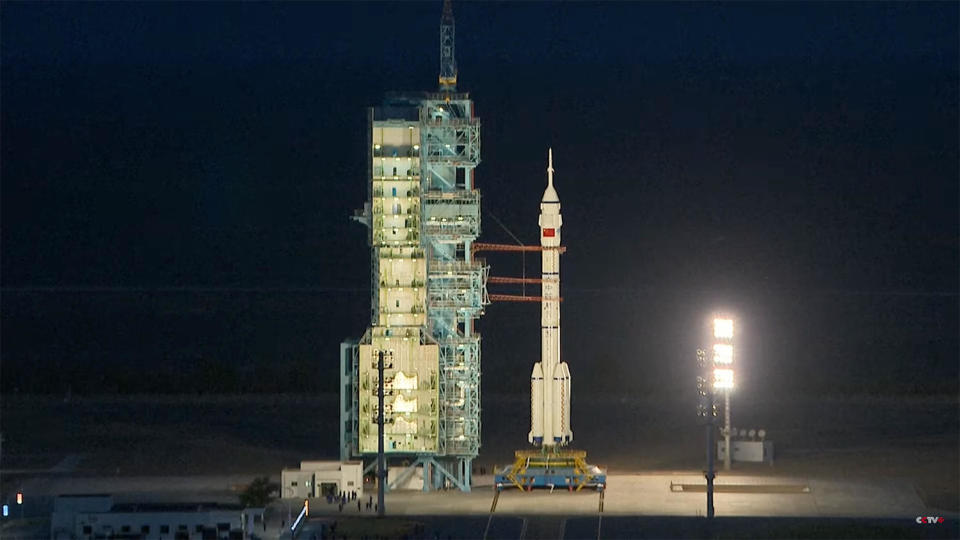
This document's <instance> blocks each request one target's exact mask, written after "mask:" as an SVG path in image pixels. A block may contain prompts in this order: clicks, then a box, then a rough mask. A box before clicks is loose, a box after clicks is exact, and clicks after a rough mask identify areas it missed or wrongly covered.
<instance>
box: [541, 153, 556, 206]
mask: <svg viewBox="0 0 960 540" xmlns="http://www.w3.org/2000/svg"><path fill="white" fill-rule="evenodd" d="M540 202H545V203H558V202H560V197H558V196H557V190H556V189H554V188H553V148H551V149H549V150H548V153H547V189H545V190H543V198H542V199H540Z"/></svg>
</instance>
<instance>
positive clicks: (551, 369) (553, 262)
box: [527, 149, 573, 446]
mask: <svg viewBox="0 0 960 540" xmlns="http://www.w3.org/2000/svg"><path fill="white" fill-rule="evenodd" d="M548 163H549V165H548V166H547V189H546V190H545V191H544V192H543V198H542V199H541V200H540V220H539V225H540V245H541V247H543V248H553V249H544V250H543V251H542V252H541V254H542V255H541V256H542V259H541V264H542V269H541V273H542V276H541V279H542V292H541V297H542V301H541V309H540V340H541V341H540V361H539V362H537V363H536V364H534V366H533V372H532V373H531V375H530V433H529V435H528V436H527V440H528V441H529V442H530V443H532V444H535V445H538V446H540V445H542V446H558V445H565V444H567V443H569V442H570V441H572V440H573V431H572V430H571V428H570V368H569V367H568V366H567V364H566V363H565V362H561V361H560V249H559V248H560V228H561V227H562V226H563V217H562V216H561V215H560V198H559V197H558V196H557V191H556V189H554V187H553V150H552V149H551V150H550V152H549V158H548Z"/></svg>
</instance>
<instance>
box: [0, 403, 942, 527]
mask: <svg viewBox="0 0 960 540" xmlns="http://www.w3.org/2000/svg"><path fill="white" fill-rule="evenodd" d="M483 408H484V437H483V448H482V450H481V454H480V456H479V458H478V459H477V461H476V462H475V468H476V470H477V473H478V474H477V477H476V478H475V489H474V492H473V493H472V494H469V495H462V494H459V493H458V494H456V496H451V495H453V494H452V493H446V494H423V493H411V494H404V495H401V494H399V493H395V494H391V499H388V501H390V504H391V506H388V508H389V509H390V513H391V514H409V515H415V514H448V513H473V514H477V515H481V514H487V513H489V510H490V503H491V501H492V489H491V486H490V484H491V482H490V479H489V475H490V472H491V471H492V470H493V467H494V466H495V465H502V464H505V463H507V462H509V461H510V460H511V458H512V455H513V451H514V450H516V449H518V448H524V447H525V446H526V445H525V443H524V441H525V437H526V431H527V429H528V427H527V425H526V424H527V423H528V418H527V412H526V411H527V404H526V400H525V399H524V398H523V397H522V396H497V395H485V396H484V402H483ZM336 410H337V398H336V396H309V397H305V396H231V397H208V396H181V397H165V396H140V397H131V398H83V397H76V396H74V397H73V398H72V399H70V400H69V401H64V400H63V399H50V398H45V397H34V396H17V395H10V394H8V395H5V396H4V397H3V402H2V411H0V412H2V418H3V437H4V440H3V449H2V451H3V455H2V463H0V466H2V469H3V477H4V480H3V486H2V489H3V497H4V500H10V497H11V496H12V494H13V493H14V492H15V490H16V489H18V488H19V487H22V486H24V485H26V486H29V488H30V490H32V491H33V492H34V493H28V497H29V498H30V500H29V501H28V502H32V503H34V504H35V505H36V504H37V500H38V499H43V498H45V497H46V496H48V495H55V494H56V493H62V492H66V491H74V492H76V491H75V490H81V491H85V492H97V491H101V492H102V491H107V492H113V493H121V492H122V493H127V496H128V497H133V498H138V497H139V498H157V497H160V498H166V499H177V498H183V497H193V498H194V499H195V498H197V497H200V496H202V497H203V498H204V500H211V499H221V498H222V499H223V500H235V498H236V496H237V493H238V490H239V489H240V488H241V487H242V485H243V484H244V483H245V482H248V481H249V480H250V479H252V478H253V477H255V476H262V475H265V474H269V475H273V476H278V475H279V471H280V469H281V468H283V467H285V466H296V465H297V463H298V462H299V461H300V460H301V459H324V458H327V459H335V458H336V451H337V450H336V449H337V437H338V431H337V428H336V422H337V416H336V413H335V412H334V411H336ZM573 410H574V417H573V421H572V424H573V427H574V433H575V437H576V441H577V447H578V448H583V449H585V450H587V451H588V455H589V460H590V461H591V462H592V463H594V464H597V465H601V466H604V467H606V468H607V469H608V471H609V473H610V475H611V479H610V481H609V484H610V487H609V491H608V493H607V496H606V502H605V508H604V515H605V516H610V518H609V519H611V520H614V516H617V515H623V516H626V515H648V516H649V515H664V516H665V515H674V516H684V515H686V516H695V515H697V513H702V506H703V505H702V500H703V497H704V495H703V494H702V493H700V494H693V493H674V492H671V491H670V489H669V483H670V482H671V481H679V479H683V480H684V481H685V482H695V481H700V476H699V474H700V473H699V471H700V470H702V468H703V467H704V461H705V460H704V431H703V428H702V427H700V426H698V424H697V418H696V417H695V415H694V411H695V405H694V403H693V402H690V400H689V399H687V396H657V397H654V396H647V397H638V396H577V401H575V402H574V409H573ZM517 411H519V413H518V412H517ZM733 412H734V415H733V416H734V425H735V426H743V427H747V428H751V427H752V428H760V427H763V428H765V429H766V430H767V432H768V434H769V435H768V438H769V439H771V440H773V441H774V443H775V445H776V446H775V455H776V460H775V462H774V464H773V465H772V466H770V465H759V464H757V465H747V464H735V466H734V470H733V471H731V472H730V473H724V472H723V471H721V472H720V477H719V480H718V482H725V481H729V482H740V483H743V482H770V481H778V482H780V481H784V479H787V480H789V481H791V482H797V483H805V484H807V485H809V486H811V488H812V493H811V494H810V495H762V496H758V495H755V494H722V495H718V497H717V512H718V515H724V516H770V515H778V516H811V517H813V516H816V517H821V518H823V517H827V516H887V517H891V518H898V519H906V520H910V519H912V518H913V517H915V516H917V515H937V516H940V515H943V516H950V517H951V519H954V523H956V520H955V518H956V516H957V512H958V511H960V504H958V499H960V497H958V491H960V490H958V485H960V473H958V463H960V456H958V448H960V444H958V438H957V434H958V433H960V425H958V424H960V421H958V402H957V398H955V397H950V398H947V397H917V398H910V399H895V398H884V399H878V398H870V397H856V396H853V397H851V396H846V397H832V398H811V397H771V398H767V399H754V400H752V401H748V400H747V399H746V398H745V397H742V398H739V399H735V400H734V402H733ZM481 469H482V470H483V472H485V473H486V474H485V475H481V474H479V473H480V471H481ZM558 495H559V496H560V497H563V499H557V498H553V499H549V500H548V501H549V502H548V501H542V502H541V499H540V498H541V497H543V496H544V495H542V494H535V495H534V496H533V497H530V496H528V495H526V494H521V493H519V492H508V493H505V494H504V496H503V497H502V498H501V500H500V501H499V503H498V508H497V516H503V517H502V518H501V517H498V518H497V519H498V520H499V519H508V516H511V515H516V516H530V515H533V514H544V513H550V511H551V509H555V510H557V511H559V512H563V513H564V514H570V515H575V514H582V515H594V516H595V514H596V511H597V504H596V503H597V495H596V494H595V493H594V494H590V493H575V494H554V497H556V496H558ZM547 496H549V494H547ZM561 500H562V501H563V505H561V506H558V505H557V504H556V503H557V502H558V501H561ZM27 508H28V509H29V510H28V512H27V513H28V514H30V513H31V512H33V511H34V510H35V511H36V512H37V514H38V515H39V514H40V513H41V510H42V509H41V507H40V506H30V505H28V506H27ZM545 509H546V510H545ZM331 510H332V511H336V506H332V507H328V506H327V505H326V504H325V503H324V502H318V504H317V513H319V514H323V513H325V512H327V511H331ZM353 512H354V513H356V509H355V508H353ZM361 513H363V512H361ZM27 517H29V515H28V516H27ZM524 519H525V518H524ZM616 519H626V517H624V518H616ZM522 522H523V523H525V524H527V525H528V526H531V527H534V529H536V527H537V524H536V523H534V522H532V521H531V522H527V521H522ZM615 522H616V521H612V522H611V523H615ZM510 523H512V522H503V523H501V522H499V521H495V522H494V527H495V530H497V529H496V527H507V528H509V527H512V526H513V525H510ZM517 523H520V522H517ZM564 523H566V522H564ZM570 526H572V527H574V529H576V527H583V526H585V525H582V524H581V525H577V524H576V523H575V522H571V523H570ZM593 526H594V527H595V525H593ZM611 527H614V525H611ZM548 528H549V527H548ZM574 529H569V528H568V529H567V530H574ZM577 530H579V529H577ZM614 531H615V529H611V530H610V531H608V532H609V534H611V535H614V536H615V534H614ZM506 534H508V535H509V534H510V533H506ZM532 534H533V531H531V532H530V534H528V535H527V537H530V535H532ZM547 536H549V534H547ZM605 536H606V533H605Z"/></svg>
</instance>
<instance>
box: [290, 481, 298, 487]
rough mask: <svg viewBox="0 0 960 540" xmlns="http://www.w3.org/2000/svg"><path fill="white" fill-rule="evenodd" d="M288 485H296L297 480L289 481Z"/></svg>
mask: <svg viewBox="0 0 960 540" xmlns="http://www.w3.org/2000/svg"><path fill="white" fill-rule="evenodd" d="M290 485H291V486H294V487H296V486H297V485H298V482H297V481H296V480H294V481H292V482H290Z"/></svg>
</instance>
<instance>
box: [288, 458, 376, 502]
mask: <svg viewBox="0 0 960 540" xmlns="http://www.w3.org/2000/svg"><path fill="white" fill-rule="evenodd" d="M280 485H281V488H280V496H281V497H283V498H284V499H303V498H307V497H326V496H327V495H334V496H338V495H340V493H341V492H343V493H353V492H356V493H357V496H358V497H359V496H361V495H363V462H362V461H342V462H341V461H301V462H300V468H299V469H284V470H283V471H282V472H281V473H280Z"/></svg>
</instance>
